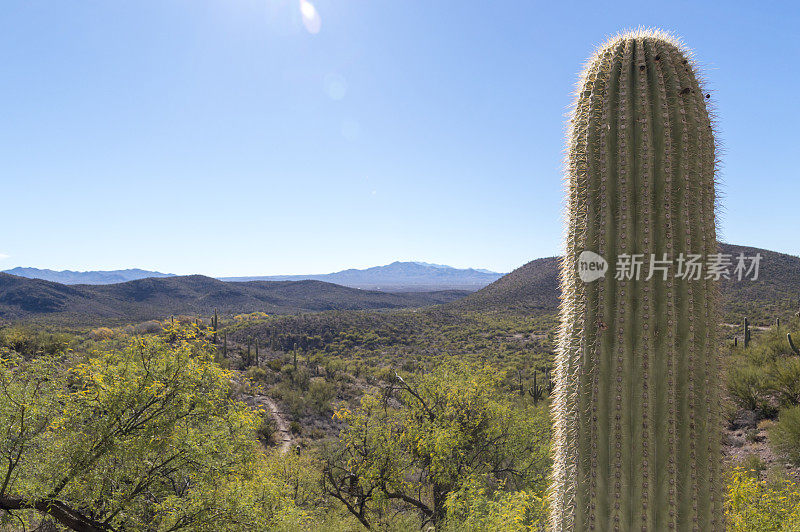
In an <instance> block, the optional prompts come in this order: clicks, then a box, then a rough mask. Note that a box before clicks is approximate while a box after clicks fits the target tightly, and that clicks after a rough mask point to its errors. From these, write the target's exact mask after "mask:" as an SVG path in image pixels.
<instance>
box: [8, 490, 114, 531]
mask: <svg viewBox="0 0 800 532" xmlns="http://www.w3.org/2000/svg"><path fill="white" fill-rule="evenodd" d="M0 510H6V511H10V510H36V511H37V512H40V513H43V514H47V515H49V516H50V517H52V518H53V519H55V520H56V521H58V522H59V523H61V524H62V525H64V526H66V527H68V528H70V529H72V530H75V531H77V532H113V530H114V528H113V527H111V526H110V525H106V524H103V523H100V522H98V521H95V520H94V519H91V518H90V517H88V516H85V515H83V514H82V513H80V512H78V511H77V510H75V509H74V508H71V507H69V506H67V505H66V504H64V503H63V502H61V501H57V500H53V499H38V500H31V499H24V498H22V497H0Z"/></svg>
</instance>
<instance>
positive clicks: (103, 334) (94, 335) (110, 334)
mask: <svg viewBox="0 0 800 532" xmlns="http://www.w3.org/2000/svg"><path fill="white" fill-rule="evenodd" d="M89 337H90V338H91V339H92V340H110V339H111V338H114V331H113V330H111V329H109V328H108V327H98V328H97V329H92V330H91V332H90V333H89Z"/></svg>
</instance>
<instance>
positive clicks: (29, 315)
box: [0, 273, 469, 325]
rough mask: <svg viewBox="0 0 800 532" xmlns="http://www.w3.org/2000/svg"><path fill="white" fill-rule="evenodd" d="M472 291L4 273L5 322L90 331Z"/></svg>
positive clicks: (376, 305) (384, 305) (398, 302)
mask: <svg viewBox="0 0 800 532" xmlns="http://www.w3.org/2000/svg"><path fill="white" fill-rule="evenodd" d="M468 293H469V292H466V291H456V290H450V291H436V292H411V293H387V292H378V291H371V290H360V289H357V288H350V287H346V286H340V285H336V284H331V283H325V282H322V281H313V280H309V281H252V282H245V283H239V282H223V281H220V280H218V279H212V278H211V277H204V276H202V275H188V276H173V277H160V278H159V277H150V278H146V279H138V280H135V281H128V282H125V283H118V284H107V285H87V284H82V285H71V286H70V285H64V284H59V283H53V282H50V281H44V280H41V279H28V278H25V277H19V276H15V275H9V274H5V273H0V321H2V320H8V321H16V320H21V319H23V320H25V319H35V320H39V321H42V320H44V321H49V322H53V323H56V322H57V323H60V324H70V325H87V324H95V323H104V324H105V323H108V324H113V323H117V322H135V321H144V320H149V319H157V318H164V317H165V316H169V315H171V314H174V315H177V314H203V315H209V314H211V313H213V312H214V309H215V308H216V309H219V311H220V312H222V313H223V314H239V313H248V312H256V311H260V312H267V313H269V314H288V313H298V312H310V311H323V310H382V309H399V308H413V307H423V306H430V305H436V304H441V303H447V302H449V301H453V300H455V299H459V298H461V297H464V296H465V295H467V294H468Z"/></svg>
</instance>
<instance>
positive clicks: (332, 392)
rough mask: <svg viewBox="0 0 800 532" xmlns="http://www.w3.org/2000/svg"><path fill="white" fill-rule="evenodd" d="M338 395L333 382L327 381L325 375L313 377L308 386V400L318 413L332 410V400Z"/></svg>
mask: <svg viewBox="0 0 800 532" xmlns="http://www.w3.org/2000/svg"><path fill="white" fill-rule="evenodd" d="M334 397H336V389H335V388H334V386H333V384H331V383H329V382H325V379H324V378H323V377H315V378H313V379H311V384H309V387H308V395H307V402H308V405H309V406H310V407H311V409H312V410H313V411H314V412H315V413H317V414H323V413H325V412H329V411H330V410H331V401H332V400H333V398H334Z"/></svg>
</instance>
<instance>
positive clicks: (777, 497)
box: [725, 467, 800, 532]
mask: <svg viewBox="0 0 800 532" xmlns="http://www.w3.org/2000/svg"><path fill="white" fill-rule="evenodd" d="M725 509H726V513H727V517H728V532H797V531H798V530H800V489H799V488H798V486H797V484H795V483H794V482H792V481H790V480H771V481H770V480H759V479H758V477H757V475H755V474H753V472H752V471H748V470H745V469H742V468H740V467H737V468H734V469H733V470H732V471H731V474H730V479H729V481H728V488H727V503H726V508H725Z"/></svg>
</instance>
